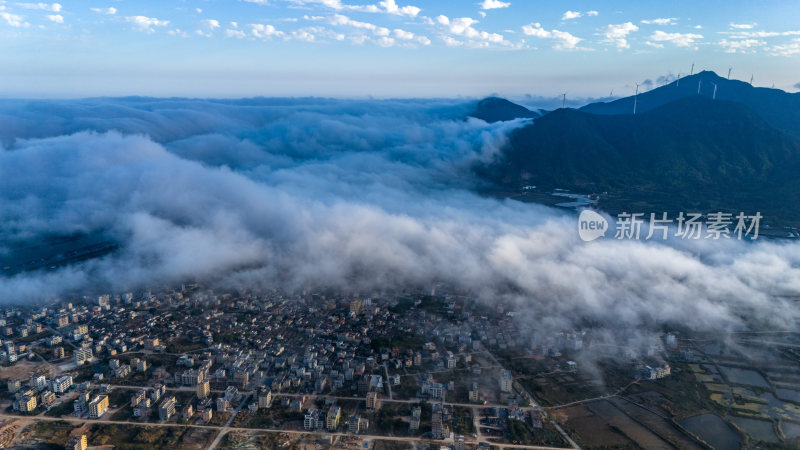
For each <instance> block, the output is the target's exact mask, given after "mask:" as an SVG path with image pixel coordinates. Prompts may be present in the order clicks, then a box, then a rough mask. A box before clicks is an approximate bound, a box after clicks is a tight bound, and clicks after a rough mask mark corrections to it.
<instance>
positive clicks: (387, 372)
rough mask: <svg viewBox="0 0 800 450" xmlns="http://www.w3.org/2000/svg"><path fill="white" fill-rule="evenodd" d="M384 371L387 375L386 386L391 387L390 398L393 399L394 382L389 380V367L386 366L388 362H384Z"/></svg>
mask: <svg viewBox="0 0 800 450" xmlns="http://www.w3.org/2000/svg"><path fill="white" fill-rule="evenodd" d="M383 373H384V375H385V376H386V386H387V387H388V388H389V400H391V399H392V382H391V381H389V369H388V368H386V362H384V363H383Z"/></svg>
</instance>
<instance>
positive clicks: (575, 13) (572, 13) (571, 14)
mask: <svg viewBox="0 0 800 450" xmlns="http://www.w3.org/2000/svg"><path fill="white" fill-rule="evenodd" d="M582 16H583V14H582V13H581V12H580V11H567V12H565V13H564V15H562V16H561V20H572V19H577V18H579V17H582Z"/></svg>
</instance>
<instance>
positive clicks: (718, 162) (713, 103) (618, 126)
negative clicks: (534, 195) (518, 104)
mask: <svg viewBox="0 0 800 450" xmlns="http://www.w3.org/2000/svg"><path fill="white" fill-rule="evenodd" d="M640 97H641V96H640ZM657 98H658V97H655V96H654V97H651V99H653V100H651V102H652V103H651V104H654V103H655V102H656V99H657ZM614 103H617V102H612V103H611V105H613V104H614ZM798 169H800V140H798V139H796V138H794V137H793V136H791V135H789V134H787V133H785V132H783V131H781V130H779V129H777V128H776V127H774V126H773V125H772V124H770V123H769V122H768V121H767V120H765V119H763V118H762V117H761V116H760V115H758V114H756V113H755V112H754V111H753V110H752V109H751V108H750V107H748V106H746V105H745V104H742V103H736V102H730V101H724V100H711V99H710V98H708V97H706V96H698V95H694V96H690V97H685V98H681V99H679V100H676V101H672V102H670V103H666V104H662V105H658V106H655V107H653V108H650V109H649V111H646V112H642V113H637V114H636V115H632V114H629V115H602V114H590V113H588V112H586V111H583V110H582V111H579V110H572V109H559V110H556V111H553V112H551V113H549V114H546V115H544V116H543V117H541V118H538V119H536V120H535V121H534V123H533V124H531V125H528V126H526V127H524V128H521V129H518V130H516V131H515V132H514V133H513V134H512V135H511V137H510V140H509V144H508V146H507V148H506V149H505V150H504V153H503V156H502V158H501V160H500V161H499V162H497V163H495V164H494V165H492V166H490V167H484V168H480V169H479V170H478V172H479V173H481V174H482V175H484V176H486V177H488V178H489V179H491V180H493V181H495V182H497V183H499V184H500V185H504V186H516V187H519V186H521V185H523V184H526V185H528V184H533V185H536V186H539V187H540V188H541V189H545V190H546V189H555V188H563V189H569V190H572V191H576V192H582V193H602V192H608V194H607V195H604V196H602V197H601V200H600V203H599V206H600V207H603V208H606V209H608V210H609V211H621V210H627V211H632V210H633V211H641V212H645V213H648V212H662V211H667V212H679V211H687V212H688V211H689V210H693V211H695V212H697V211H699V212H713V211H716V210H722V211H727V212H739V211H744V212H746V213H748V214H753V213H755V212H756V211H760V212H762V214H765V217H766V215H767V214H769V215H770V216H771V218H778V217H779V218H780V219H781V220H783V221H792V222H794V221H798V220H800V211H798V208H795V207H793V206H792V205H791V201H790V199H792V198H794V196H795V195H796V192H798V187H800V181H798V180H797V176H796V174H797V173H798Z"/></svg>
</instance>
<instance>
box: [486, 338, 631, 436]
mask: <svg viewBox="0 0 800 450" xmlns="http://www.w3.org/2000/svg"><path fill="white" fill-rule="evenodd" d="M486 354H487V355H489V357H490V358H491V359H492V361H494V363H495V364H497V365H498V366H501V367H502V365H501V364H500V361H498V360H497V358H495V357H494V355H493V354H492V352H490V351H489V350H488V349H487V350H486ZM503 370H505V369H503ZM515 384H516V385H517V386H518V387H519V391H520V392H521V393H522V395H524V396H525V398H527V399H528V402H530V404H531V406H532V407H533V409H536V410H538V411H542V412H544V411H543V409H542V407H541V406H539V404H538V403H536V401H534V399H533V396H532V395H531V394H530V392H528V391H527V390H526V389H525V387H524V386H522V383H519V382H517V383H515ZM627 387H628V386H625V388H624V389H627ZM550 423H551V424H552V425H553V427H554V428H555V429H556V430H558V432H559V433H561V436H562V437H563V438H564V439H565V440H566V441H567V442H569V445H570V446H571V447H572V448H573V449H575V450H581V447H580V446H579V445H578V443H577V442H575V441H574V440H572V438H571V437H570V436H569V434H567V432H566V431H564V429H563V428H561V425H559V424H558V423H557V422H556V421H555V420H553V419H552V418H551V419H550Z"/></svg>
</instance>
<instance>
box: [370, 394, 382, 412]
mask: <svg viewBox="0 0 800 450" xmlns="http://www.w3.org/2000/svg"><path fill="white" fill-rule="evenodd" d="M367 409H374V410H379V409H381V398H380V394H378V392H376V391H372V392H370V393H368V394H367Z"/></svg>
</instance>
